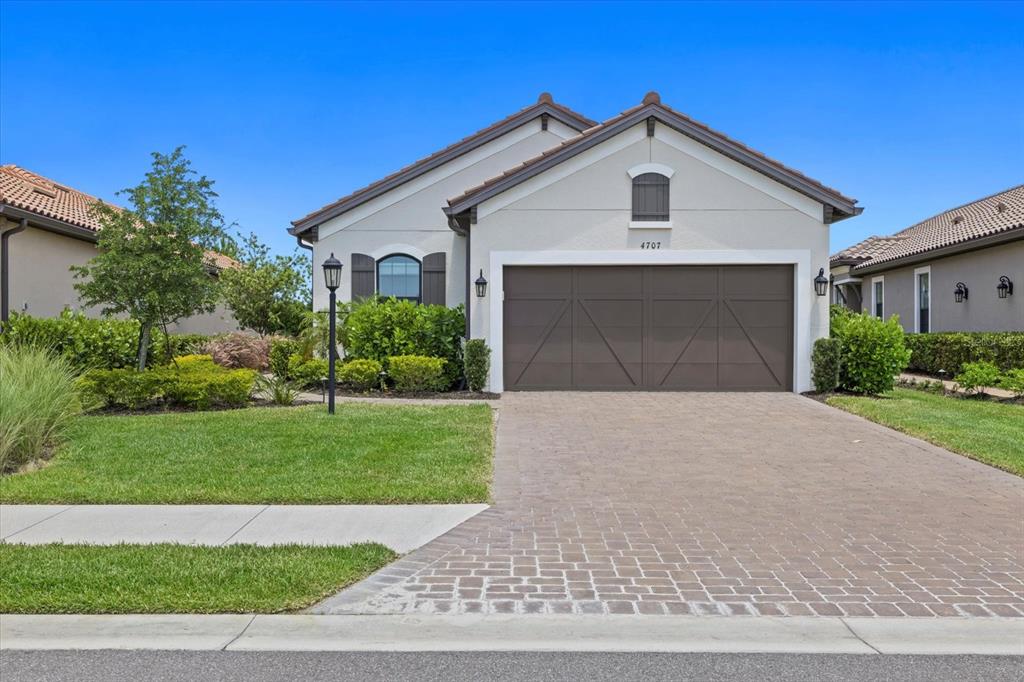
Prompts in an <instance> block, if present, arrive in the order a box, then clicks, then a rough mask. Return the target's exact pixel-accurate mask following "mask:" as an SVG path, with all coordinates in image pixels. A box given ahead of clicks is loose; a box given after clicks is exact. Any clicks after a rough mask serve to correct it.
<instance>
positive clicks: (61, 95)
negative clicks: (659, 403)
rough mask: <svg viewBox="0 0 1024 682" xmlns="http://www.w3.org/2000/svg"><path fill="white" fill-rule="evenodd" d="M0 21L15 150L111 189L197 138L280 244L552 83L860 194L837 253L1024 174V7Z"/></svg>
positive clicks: (1, 143)
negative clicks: (653, 105) (336, 203)
mask: <svg viewBox="0 0 1024 682" xmlns="http://www.w3.org/2000/svg"><path fill="white" fill-rule="evenodd" d="M0 32H2V35H3V40H2V41H0V162H3V163H15V164H18V165H21V166H24V167H26V168H29V169H31V170H34V171H37V172H39V173H41V174H43V175H46V176H49V177H51V178H53V179H54V180H57V181H60V182H63V183H66V184H69V185H71V186H73V187H76V188H78V189H81V190H83V191H86V192H89V193H92V194H95V195H98V196H102V197H105V198H108V199H112V198H113V193H114V192H115V191H116V190H118V189H121V188H123V187H126V186H129V185H133V184H135V183H136V182H138V180H139V179H140V178H141V177H142V174H143V173H144V172H145V170H146V168H147V166H148V163H149V157H148V154H149V152H151V151H154V150H161V151H170V150H171V149H173V148H174V147H175V146H177V145H181V144H184V145H187V147H188V150H187V154H188V156H189V157H190V158H191V159H192V161H193V164H194V166H195V167H196V169H198V170H199V171H200V172H202V173H204V174H206V175H208V176H209V177H211V178H213V179H215V180H216V182H217V185H216V187H217V190H218V192H219V193H220V200H219V206H220V208H221V210H222V212H223V213H224V215H225V217H226V218H227V219H228V220H230V221H236V222H237V223H238V224H239V225H240V227H241V228H242V229H244V230H246V231H249V230H252V231H255V232H256V233H258V234H259V235H260V236H261V237H262V238H263V239H264V240H265V241H267V242H268V243H270V244H271V245H272V246H273V247H274V248H275V250H278V251H281V252H287V251H291V249H292V247H293V244H294V242H293V241H292V239H291V238H290V237H289V236H288V235H287V234H286V232H285V229H286V228H287V227H288V224H289V221H290V220H292V219H294V218H298V217H300V216H302V215H304V214H305V213H307V212H308V211H311V210H313V209H315V208H318V207H319V206H321V205H323V204H325V203H327V202H329V201H332V200H334V199H336V198H337V197H339V196H342V195H344V194H347V193H348V192H350V191H351V190H353V189H355V188H358V187H361V186H363V185H365V184H367V183H369V182H372V181H373V180H375V179H377V178H379V177H381V176H383V175H385V174H387V173H389V172H391V171H393V170H396V169H397V168H399V167H401V166H403V165H405V164H407V163H409V162H410V161H413V160H415V159H418V158H420V157H422V156H424V155H426V154H429V153H431V152H432V151H435V150H436V149H438V148H440V147H443V146H445V145H447V144H449V143H451V142H453V141H455V140H457V139H459V138H461V137H463V136H465V135H467V134H469V133H471V132H473V131H475V130H477V129H479V128H481V127H484V126H486V125H488V124H489V123H491V122H493V121H495V120H497V119H499V118H502V117H504V116H506V115H507V114H509V113H511V112H512V111H515V110H517V109H519V108H521V107H523V106H526V105H528V104H530V103H532V102H534V101H535V100H536V98H537V94H538V93H540V92H541V91H545V90H546V91H550V92H551V93H553V95H554V97H555V99H556V101H560V102H563V103H565V104H567V105H568V106H570V107H572V108H574V109H576V110H578V111H580V112H582V113H584V114H586V115H588V116H590V117H591V118H595V119H598V120H601V119H604V118H608V117H610V116H613V115H615V114H617V113H618V112H619V111H621V110H623V109H625V108H627V107H629V106H632V105H633V104H635V103H637V102H639V101H640V98H641V97H642V96H643V94H644V93H645V92H646V91H648V90H651V89H656V90H658V91H660V92H661V95H662V100H663V101H664V102H666V103H667V104H669V105H671V106H673V107H675V108H677V109H679V110H680V111H683V112H684V113H687V114H689V115H690V116H692V117H694V118H696V119H697V120H699V121H702V122H705V123H707V124H709V125H711V126H712V127H714V128H717V129H719V130H721V131H723V132H726V133H727V134H729V135H731V136H732V137H735V138H737V139H739V140H742V141H743V142H745V143H747V144H749V145H750V146H752V147H754V148H755V149H758V150H760V151H763V152H765V153H767V154H769V155H770V156H772V157H774V158H777V159H779V160H781V161H783V162H784V163H786V164H787V165H790V166H792V167H795V168H798V169H800V170H802V171H803V172H805V173H807V174H808V175H810V176H812V177H815V178H817V179H819V180H821V181H823V182H824V183H826V184H828V185H831V186H833V187H836V188H838V189H840V190H841V191H843V192H845V193H847V194H849V195H852V196H855V197H857V198H858V199H859V200H860V202H861V204H862V205H863V206H865V212H864V214H863V215H862V216H861V217H859V218H855V219H852V220H848V221H846V222H843V223H840V224H838V225H836V226H835V227H834V228H833V231H832V244H833V248H834V249H838V248H840V247H842V246H845V245H848V244H850V243H853V242H855V241H858V240H859V239H861V238H863V237H865V236H867V235H870V234H877V233H889V232H893V231H895V230H898V229H901V228H903V227H906V226H907V225H909V224H911V223H913V222H916V221H917V220H921V219H923V218H926V217H928V216H930V215H932V214H934V213H937V212H939V211H941V210H944V209H946V208H951V207H953V206H955V205H958V204H961V203H964V202H967V201H971V200H973V199H976V198H979V197H981V196H984V195H987V194H991V193H993V192H996V191H999V190H1002V189H1005V188H1007V187H1010V186H1012V185H1015V184H1018V183H1020V182H1024V37H1022V36H1024V3H1010V2H1003V3H993V4H985V3H970V4H955V3H918V4H891V3H884V4H859V3H841V4H824V3H816V4H799V3H786V4H769V3H758V4H740V3H731V4H710V3H707V4H704V3H702V4H650V5H646V4H640V3H629V4H618V3H611V2H609V3H595V2H586V3H568V4H547V3H519V4H499V3H487V4H483V3H477V4H463V3H444V4H427V3H414V4H384V3H375V4H372V5H371V4H341V3H327V2H318V3H288V4H276V3H270V2H264V3H255V4H246V3H242V2H233V3H224V4H217V3H202V4H190V3H139V4H130V3H126V2H118V3H109V4H102V3H97V4H94V3H86V2H76V3H71V4H58V3H26V2H9V1H3V2H2V3H0ZM114 200H115V201H116V199H114Z"/></svg>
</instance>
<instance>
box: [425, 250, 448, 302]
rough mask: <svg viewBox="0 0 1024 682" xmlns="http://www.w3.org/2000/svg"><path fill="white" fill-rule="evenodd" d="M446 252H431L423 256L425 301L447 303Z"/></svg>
mask: <svg viewBox="0 0 1024 682" xmlns="http://www.w3.org/2000/svg"><path fill="white" fill-rule="evenodd" d="M444 266H445V254H444V252H439V253H431V254H427V255H426V256H424V257H423V303H424V304H425V305H445V299H444V291H445V281H444V280H445V276H444V272H445V269H444Z"/></svg>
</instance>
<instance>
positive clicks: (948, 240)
mask: <svg viewBox="0 0 1024 682" xmlns="http://www.w3.org/2000/svg"><path fill="white" fill-rule="evenodd" d="M1010 230H1024V185H1017V186H1016V187H1011V188H1010V189H1008V190H1005V191H1002V192H997V193H996V194H993V195H991V196H987V197H985V198H983V199H978V200H977V201H972V202H971V203H968V204H964V205H963V206H957V207H956V208H951V209H949V210H948V211H943V212H942V213H939V214H938V215H935V216H932V217H931V218H928V219H927V220H923V221H921V222H919V223H917V224H915V225H911V226H910V227H908V228H906V229H904V230H901V231H899V232H897V233H896V234H894V235H891V236H888V237H868V238H867V239H865V240H864V241H862V242H860V243H859V244H855V245H853V246H850V247H848V248H846V249H843V250H842V251H840V252H839V253H836V254H834V255H833V256H832V257H831V258H830V261H831V263H832V264H833V265H838V264H845V263H851V264H852V263H856V265H855V267H854V269H855V270H857V269H867V268H874V267H875V266H877V265H879V264H881V263H890V262H894V261H899V260H902V259H904V258H909V257H911V256H917V255H920V254H923V253H927V252H928V251H932V250H934V249H941V248H945V247H948V246H955V245H957V244H964V245H967V244H969V242H972V241H974V240H976V239H980V238H982V237H990V236H992V235H996V234H1000V233H1003V232H1009V231H1010Z"/></svg>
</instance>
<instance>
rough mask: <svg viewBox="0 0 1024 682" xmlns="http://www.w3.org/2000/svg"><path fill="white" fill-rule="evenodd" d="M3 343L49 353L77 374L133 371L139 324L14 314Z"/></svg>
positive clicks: (71, 315)
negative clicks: (28, 346) (125, 369)
mask: <svg viewBox="0 0 1024 682" xmlns="http://www.w3.org/2000/svg"><path fill="white" fill-rule="evenodd" d="M0 342H2V345H31V346H35V347H36V348H43V349H48V350H50V351H51V352H52V354H54V355H57V356H60V357H62V358H64V359H65V360H67V361H68V362H69V363H70V364H71V367H72V368H73V369H75V370H77V371H85V370H89V369H113V368H116V367H133V366H135V362H136V350H137V346H138V343H139V323H138V322H136V321H135V320H119V319H115V318H101V319H95V318H90V317H86V316H85V315H84V314H83V313H80V312H79V313H75V312H72V311H70V310H65V311H64V312H62V313H61V314H60V316H59V317H55V318H42V317H32V316H30V315H20V314H13V315H11V317H10V319H9V320H8V321H7V322H6V323H5V324H4V327H3V333H2V334H0Z"/></svg>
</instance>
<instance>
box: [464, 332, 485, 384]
mask: <svg viewBox="0 0 1024 682" xmlns="http://www.w3.org/2000/svg"><path fill="white" fill-rule="evenodd" d="M462 356H463V371H464V373H465V376H466V384H467V385H468V386H469V390H471V391H480V390H483V387H484V386H486V385H487V373H488V371H489V370H490V364H491V349H490V348H488V347H487V342H486V341H484V340H483V339H469V340H468V341H466V346H465V348H464V349H463V351H462Z"/></svg>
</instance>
